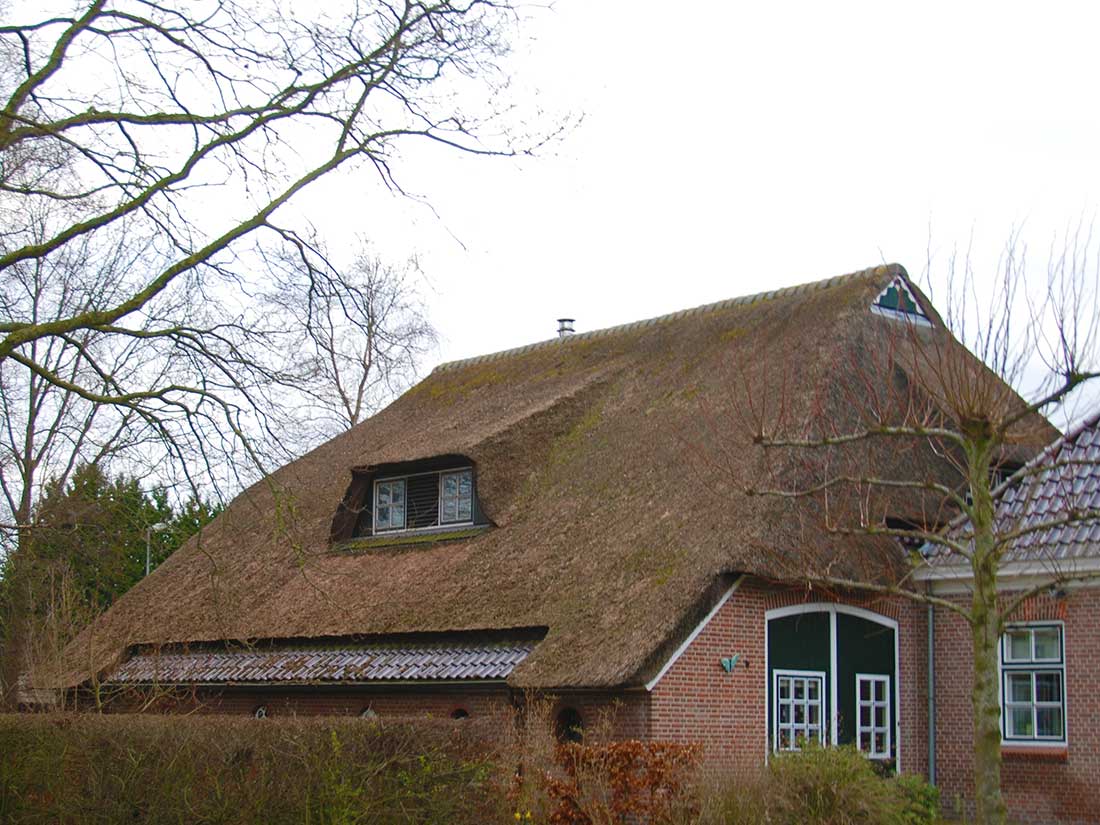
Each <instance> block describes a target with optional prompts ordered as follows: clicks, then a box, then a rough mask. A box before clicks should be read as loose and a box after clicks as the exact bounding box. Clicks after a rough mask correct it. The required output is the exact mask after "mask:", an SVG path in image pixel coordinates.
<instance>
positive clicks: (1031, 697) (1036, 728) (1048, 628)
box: [1001, 623, 1066, 744]
mask: <svg viewBox="0 0 1100 825" xmlns="http://www.w3.org/2000/svg"><path fill="white" fill-rule="evenodd" d="M1001 734H1002V736H1003V738H1004V740H1005V741H1006V742H1012V743H1021V742H1022V743H1059V744H1060V743H1064V742H1065V741H1066V663H1065V640H1064V638H1063V627H1062V625H1061V624H1060V623H1046V624H1029V625H1014V626H1012V627H1009V628H1008V629H1007V630H1006V631H1005V633H1004V635H1003V636H1002V637H1001Z"/></svg>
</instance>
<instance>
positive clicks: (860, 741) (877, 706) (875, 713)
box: [856, 673, 891, 759]
mask: <svg viewBox="0 0 1100 825" xmlns="http://www.w3.org/2000/svg"><path fill="white" fill-rule="evenodd" d="M890 745H891V742H890V677H889V676H881V675H878V674H867V673H857V674H856V746H857V747H858V748H859V749H860V750H861V751H862V752H863V753H865V754H867V755H868V756H869V757H871V758H872V759H889V758H890Z"/></svg>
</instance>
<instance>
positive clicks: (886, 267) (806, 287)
mask: <svg viewBox="0 0 1100 825" xmlns="http://www.w3.org/2000/svg"><path fill="white" fill-rule="evenodd" d="M898 269H899V265H898V264H882V265H879V266H874V267H867V268H866V269H860V270H857V271H855V272H849V273H846V274H844V275H833V276H832V277H829V278H823V279H821V280H818V281H808V282H806V283H802V284H793V285H791V286H785V287H779V288H778V289H771V290H764V291H762V292H755V293H753V294H751V295H738V296H736V297H733V298H723V299H722V300H720V301H714V302H712V303H709V304H699V305H698V306H694V307H688V308H687V309H678V310H675V311H673V312H669V313H666V314H664V315H656V316H653V317H652V318H642V319H640V320H638V321H628V322H627V323H625V324H616V325H615V326H610V327H603V328H602V329H594V330H589V331H588V332H578V333H576V334H575V335H569V336H567V337H565V338H547V339H546V340H544V341H535V342H534V343H531V344H524V345H522V346H519V347H512V348H510V349H504V350H499V351H497V352H490V353H486V354H484V355H473V356H471V357H469V358H459V359H457V360H455V361H444V362H443V363H442V364H439V365H437V366H436V367H435V369H433V370H432V371H431V373H430V374H431V375H434V374H436V373H442V372H449V371H450V370H453V369H457V368H459V367H468V366H472V365H474V364H484V363H488V362H491V361H500V360H503V359H505V358H511V357H513V356H516V355H522V354H523V353H525V352H530V351H531V350H536V349H546V348H548V347H551V346H554V345H555V344H563V343H568V342H570V341H580V340H586V339H593V338H601V337H604V336H607V335H615V334H619V333H623V332H630V331H632V330H636V329H642V328H644V327H648V326H656V325H658V324H665V323H669V322H672V321H678V320H680V319H682V318H687V317H690V316H693V315H703V314H705V313H708V312H717V311H719V310H723V309H728V308H730V307H735V306H749V305H752V304H756V303H760V302H761V301H765V300H769V301H770V300H773V299H775V298H785V297H787V296H790V295H798V294H800V293H803V292H817V291H820V290H824V289H831V288H832V287H835V286H839V285H840V284H842V283H846V282H848V281H857V280H859V279H861V278H872V277H876V276H883V275H886V274H887V273H889V274H890V275H891V277H894V276H896V275H898V274H899V272H898Z"/></svg>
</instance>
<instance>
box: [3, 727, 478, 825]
mask: <svg viewBox="0 0 1100 825" xmlns="http://www.w3.org/2000/svg"><path fill="white" fill-rule="evenodd" d="M494 778H495V773H494V772H493V770H492V769H491V763H490V762H489V760H488V758H487V756H486V746H485V739H484V738H483V737H481V736H479V735H478V734H477V731H476V726H472V725H462V726H459V725H455V724H452V723H450V722H438V721H437V722H434V723H433V722H427V721H425V722H408V723H401V722H387V723H386V724H385V725H382V724H376V723H371V722H368V721H366V720H362V719H356V718H348V719H333V718H329V719H312V720H310V719H278V720H276V719H268V720H264V721H257V720H254V719H251V718H232V717H198V716H191V717H185V716H138V715H135V716H121V715H119V716H95V715H87V716H60V715H57V716H54V715H43V716H0V822H4V823H11V824H12V825H38V823H42V824H43V825H45V823H65V824H66V825H91V823H97V824H98V823H103V824H104V825H106V823H118V822H142V823H152V824H153V825H159V823H166V824H167V823H173V825H179V824H180V823H203V824H204V825H205V824H207V823H209V825H215V823H217V824H218V825H220V824H221V823H226V825H228V824H229V823H233V824H234V825H237V824H238V823H240V824H241V825H249V824H250V823H272V825H281V823H287V825H290V823H294V825H299V824H300V823H309V824H310V825H356V824H357V823H368V822H369V823H371V825H376V823H377V825H399V824H401V823H412V822H416V823H425V825H436V824H438V825H444V823H446V824H447V825H450V824H451V823H455V825H465V823H469V825H473V823H480V822H484V821H487V820H489V819H492V818H494V817H495V816H496V812H497V809H498V801H497V800H498V796H499V794H498V789H497V788H496V787H495V786H494V784H493V781H492V780H493V779H494Z"/></svg>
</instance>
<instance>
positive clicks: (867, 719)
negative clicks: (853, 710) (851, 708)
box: [859, 704, 871, 728]
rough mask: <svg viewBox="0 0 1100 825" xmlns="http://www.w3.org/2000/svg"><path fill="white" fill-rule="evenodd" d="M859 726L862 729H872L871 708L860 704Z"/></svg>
mask: <svg viewBox="0 0 1100 825" xmlns="http://www.w3.org/2000/svg"><path fill="white" fill-rule="evenodd" d="M859 724H860V726H861V727H864V728H869V727H871V706H870V705H864V704H860V706H859Z"/></svg>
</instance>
